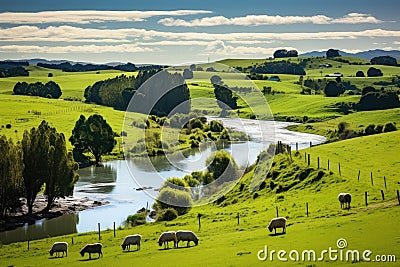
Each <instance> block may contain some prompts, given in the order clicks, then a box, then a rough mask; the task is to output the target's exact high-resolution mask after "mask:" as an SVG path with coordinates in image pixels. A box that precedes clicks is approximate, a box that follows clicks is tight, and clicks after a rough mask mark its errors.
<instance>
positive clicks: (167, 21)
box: [158, 13, 383, 27]
mask: <svg viewBox="0 0 400 267" xmlns="http://www.w3.org/2000/svg"><path fill="white" fill-rule="evenodd" d="M381 22H383V21H381V20H379V19H377V18H375V17H373V16H371V15H368V14H361V13H349V14H347V15H345V16H343V17H341V18H331V17H328V16H325V15H315V16H269V15H247V16H245V17H233V18H227V17H224V16H214V17H205V18H201V19H194V20H183V19H174V18H164V19H160V20H159V21H158V23H159V24H163V25H164V26H184V27H207V26H220V25H240V26H259V25H279V24H295V23H312V24H359V23H381Z"/></svg>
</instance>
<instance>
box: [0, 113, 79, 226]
mask: <svg viewBox="0 0 400 267" xmlns="http://www.w3.org/2000/svg"><path fill="white" fill-rule="evenodd" d="M0 151H1V154H2V156H1V157H0V165H1V166H2V167H1V168H0V217H1V218H3V217H4V216H5V215H6V214H7V213H8V212H10V211H12V210H14V209H16V208H18V207H20V206H21V202H20V198H21V197H25V198H26V205H27V207H28V214H32V212H33V210H32V208H33V204H34V202H35V199H36V196H37V195H38V193H39V192H40V191H41V190H42V188H43V187H44V195H45V196H46V197H47V206H46V208H45V210H49V209H50V208H51V206H52V204H53V203H54V200H55V199H56V198H58V197H65V196H69V195H72V193H73V189H74V185H75V183H76V181H77V180H78V178H79V175H78V174H77V172H76V171H77V170H78V164H77V163H76V162H75V161H74V159H73V157H72V153H69V152H67V148H66V142H65V137H64V134H62V133H58V132H57V130H56V129H55V128H53V127H51V126H49V124H48V123H47V122H46V121H42V122H41V124H40V125H39V126H38V127H37V128H32V129H31V130H30V131H27V130H26V131H25V132H24V135H23V138H22V141H21V142H17V143H14V142H13V140H12V139H7V138H6V137H5V136H1V137H0Z"/></svg>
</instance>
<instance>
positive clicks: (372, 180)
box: [371, 172, 374, 186]
mask: <svg viewBox="0 0 400 267" xmlns="http://www.w3.org/2000/svg"><path fill="white" fill-rule="evenodd" d="M371 185H372V186H374V178H372V172H371Z"/></svg>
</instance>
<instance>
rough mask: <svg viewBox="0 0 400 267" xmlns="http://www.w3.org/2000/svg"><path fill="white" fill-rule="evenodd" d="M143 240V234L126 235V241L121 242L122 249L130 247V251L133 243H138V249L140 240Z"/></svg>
mask: <svg viewBox="0 0 400 267" xmlns="http://www.w3.org/2000/svg"><path fill="white" fill-rule="evenodd" d="M141 240H142V236H141V235H128V236H126V237H125V239H124V241H123V242H122V244H121V247H122V250H125V248H128V251H129V250H131V245H137V250H139V249H140V241H141Z"/></svg>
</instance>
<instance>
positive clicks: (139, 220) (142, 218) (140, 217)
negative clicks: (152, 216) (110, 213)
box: [125, 213, 146, 226]
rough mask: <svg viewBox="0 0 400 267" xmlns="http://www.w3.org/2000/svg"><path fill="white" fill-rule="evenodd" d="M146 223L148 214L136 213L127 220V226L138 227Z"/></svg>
mask: <svg viewBox="0 0 400 267" xmlns="http://www.w3.org/2000/svg"><path fill="white" fill-rule="evenodd" d="M145 223H146V213H136V214H133V215H129V216H128V218H126V221H125V225H130V226H136V225H142V224H145Z"/></svg>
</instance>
